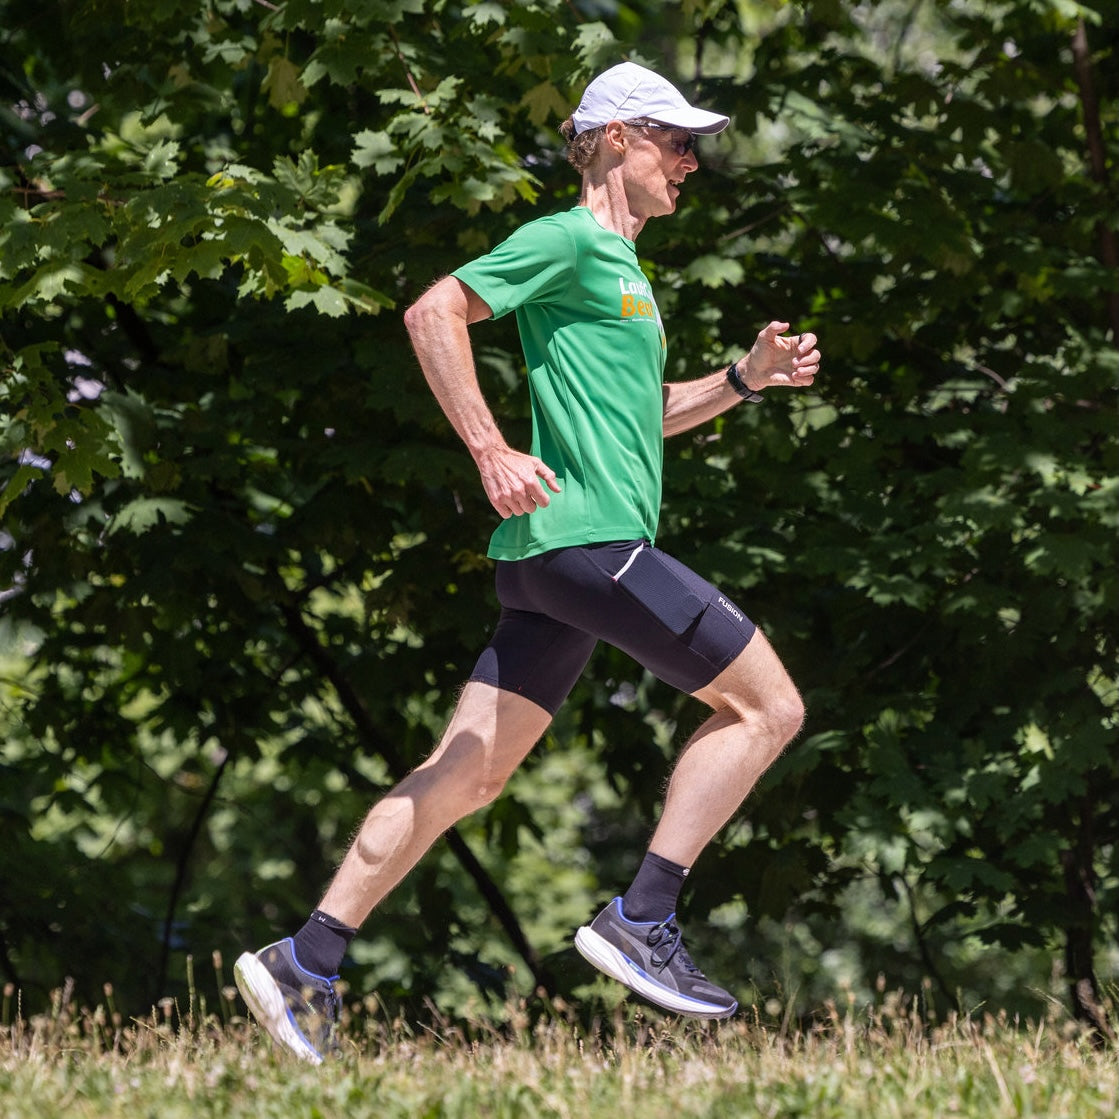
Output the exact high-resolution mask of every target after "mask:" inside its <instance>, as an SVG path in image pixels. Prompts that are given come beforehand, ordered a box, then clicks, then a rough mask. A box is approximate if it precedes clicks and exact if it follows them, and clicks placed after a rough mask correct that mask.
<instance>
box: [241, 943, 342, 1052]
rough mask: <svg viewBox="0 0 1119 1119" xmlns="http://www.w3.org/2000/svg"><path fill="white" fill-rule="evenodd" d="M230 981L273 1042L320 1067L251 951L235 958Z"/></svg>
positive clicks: (281, 995)
mask: <svg viewBox="0 0 1119 1119" xmlns="http://www.w3.org/2000/svg"><path fill="white" fill-rule="evenodd" d="M233 978H234V979H235V980H236V981H237V990H239V991H240V992H241V997H242V998H243V999H244V1000H245V1002H246V1003H247V1004H248V1007H249V1009H250V1010H251V1011H252V1012H253V1017H254V1018H255V1019H256V1020H257V1021H258V1022H259V1023H260V1024H261V1026H263V1027H264V1029H265V1030H266V1031H267V1032H268V1035H269V1037H271V1038H272V1040H273V1041H275V1042H276V1043H277V1044H278V1045H280V1046H282V1047H283V1048H284V1049H286V1050H287V1051H288V1052H289V1053H292V1054H294V1055H295V1056H296V1057H299V1058H300V1059H301V1060H304V1061H309V1062H310V1063H311V1064H313V1065H321V1064H322V1057H321V1056H320V1054H318V1053H316V1052H315V1050H314V1049H312V1048H311V1045H310V1043H309V1042H308V1041H307V1039H306V1038H305V1037H304V1036H303V1034H302V1033H301V1032H300V1030H299V1027H298V1026H296V1024H295V1022H294V1020H293V1019H292V1017H291V1014H290V1013H289V1011H288V1008H287V1003H285V1002H284V995H283V992H282V991H281V990H280V988H279V986H278V985H277V983H276V980H275V979H273V978H272V975H271V973H270V972H269V970H268V969H267V968H266V967H265V966H264V964H262V963H261V962H260V960H258V959H257V958H256V956H255V955H254V954H253V953H252V952H242V953H241V955H240V956H239V957H238V958H237V962H236V963H235V964H234V965H233Z"/></svg>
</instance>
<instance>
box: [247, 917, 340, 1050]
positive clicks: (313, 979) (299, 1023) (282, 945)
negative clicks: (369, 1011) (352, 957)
mask: <svg viewBox="0 0 1119 1119" xmlns="http://www.w3.org/2000/svg"><path fill="white" fill-rule="evenodd" d="M233 976H234V978H235V979H236V980H237V989H238V990H239V991H240V992H241V997H242V998H243V999H244V1000H245V1002H246V1003H248V1006H249V1009H250V1010H251V1011H252V1012H253V1016H254V1017H255V1018H256V1020H257V1021H258V1022H259V1023H260V1024H261V1025H262V1026H263V1027H264V1028H265V1030H267V1031H268V1033H269V1035H270V1036H271V1037H272V1040H273V1041H275V1042H276V1043H277V1044H278V1045H280V1046H282V1047H283V1048H284V1049H286V1050H287V1051H288V1052H289V1053H294V1054H295V1056H297V1057H300V1058H302V1059H303V1060H304V1061H310V1062H311V1064H313V1065H317V1064H321V1063H322V1059H323V1057H324V1056H325V1055H326V1054H327V1053H328V1052H329V1051H330V1050H332V1049H333V1048H334V1047H335V1045H334V1027H335V1024H336V1023H337V1021H338V1014H339V1010H340V1006H339V1001H338V994H337V992H336V991H335V990H334V980H335V979H337V978H338V976H337V975H335V976H333V977H331V978H327V977H326V976H324V975H315V974H314V972H310V971H307V970H306V969H304V968H303V967H301V966H300V964H299V961H298V960H297V959H296V958H295V945H294V943H293V942H292V939H291V937H290V936H289V937H287V938H286V939H284V940H278V941H276V943H275V944H269V945H268V946H267V947H266V948H262V949H261V950H260V951H259V952H255V953H254V952H243V953H242V954H241V956H240V957H239V958H238V960H237V963H236V964H234V965H233Z"/></svg>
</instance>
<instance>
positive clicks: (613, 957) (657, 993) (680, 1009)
mask: <svg viewBox="0 0 1119 1119" xmlns="http://www.w3.org/2000/svg"><path fill="white" fill-rule="evenodd" d="M575 947H576V948H578V949H579V953H580V955H582V956H583V958H584V959H586V960H588V961H589V962H590V963H592V964H594V966H595V967H596V968H598V970H599V971H601V972H604V973H605V974H606V975H609V976H610V978H611V979H616V980H617V981H618V982H619V983H624V984H625V985H626V986H627V987H629V988H630V990H632V991H636V992H637V994H639V995H640V996H641V997H642V998H644V999H648V1000H649V1002H651V1003H655V1004H656V1005H657V1006H659V1007H661V1008H662V1009H664V1010H671V1011H674V1012H675V1013H676V1014H687V1015H688V1016H689V1017H692V1018H729V1017H730V1016H731V1015H732V1014H733V1013H734V1012H735V1011H736V1010H737V1009H738V1003H737V1002H732V1003H731V1005H730V1006H718V1005H716V1004H715V1003H710V1002H703V1001H702V1000H700V999H691V998H688V996H687V995H682V994H680V992H679V991H671V990H669V989H668V988H667V987H662V986H661V985H660V984H659V983H654V982H653V980H652V979H650V978H649V976H648V975H647V974H646V973H645V972H644V971H643V970H642V969H641V968H640V967H639V966H638V965H637V964H635V963H634V962H633V960H631V959H630V958H629V957H628V956H626V955H625V954H624V953H623V952H621V951H620V950H619V949H617V948H615V947H614V945H613V944H611V943H610V942H609V941H608V940H606V939H605V938H604V937H602V936H600V935H599V934H598V933H596V932H595V931H594V929H592V928H591V927H590V926H589V925H584V926H583V927H582V928H581V929H580V930H579V931H578V932H577V933H576V934H575Z"/></svg>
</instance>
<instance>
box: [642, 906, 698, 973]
mask: <svg viewBox="0 0 1119 1119" xmlns="http://www.w3.org/2000/svg"><path fill="white" fill-rule="evenodd" d="M674 916H675V915H674ZM645 943H646V944H648V945H649V947H650V948H652V949H653V955H652V961H653V963H654V964H656V965H657V967H660V968H663V967H667V966H668V965H669V963H670V962H671V961H672V960H673V959H675V960H676V963H677V965H678V966H679V967H681V968H683V969H684V971H688V972H691V973H692V974H693V975H702V974H703V972H702V971H700V970H699V968H698V967H696V966H695V963H694V962H693V961H692V958H691V956H689V955H688V950H687V949H686V948H685V947H684V938H683V935H682V934H681V932H680V926H679V925H677V924H676V922H675V921H674V920H673V919H672V917H666V918H665V919H664V920H663V921H661V923H660V924H659V925H654V926H653V927H652V928H651V929H650V930H649V935H648V936H647V937H646V938H645Z"/></svg>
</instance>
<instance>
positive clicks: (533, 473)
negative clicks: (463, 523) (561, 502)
mask: <svg viewBox="0 0 1119 1119" xmlns="http://www.w3.org/2000/svg"><path fill="white" fill-rule="evenodd" d="M475 461H476V462H477V464H478V473H479V474H481V476H482V486H483V488H484V489H485V491H486V497H488V498H489V499H490V504H491V505H492V506H493V507H494V508H495V509H496V510H497V511H498V512H499V513H500V514H501V516H502V517H516V516H518V515H519V514H521V513H533V512H535V511H536V510H537V509H543V508H544V507H545V506H546V505H548V504H549V503H550V502H551V498H550V497H549V496H548V493H547V491H546V490H545V489H544V486H542V485H541V484H540V483H541V482H544V483H545V485H547V487H548V489H550V490H551V491H552V493H560V492H561V491H560V487H559V483H557V482H556V472H555V471H554V470H553V469H552V468H551V467H550V466H548V465H547V464H546V463H544V462H542V461H541V460H540V459H538V458H537V457H536V456H535V455H526V454H522V453H521V452H520V451H515V450H513V448H512V447H509V446H502V447H492V448H488V449H487V450H485V451H483V452H481V453H480V454H478V455H476V456H475Z"/></svg>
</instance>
